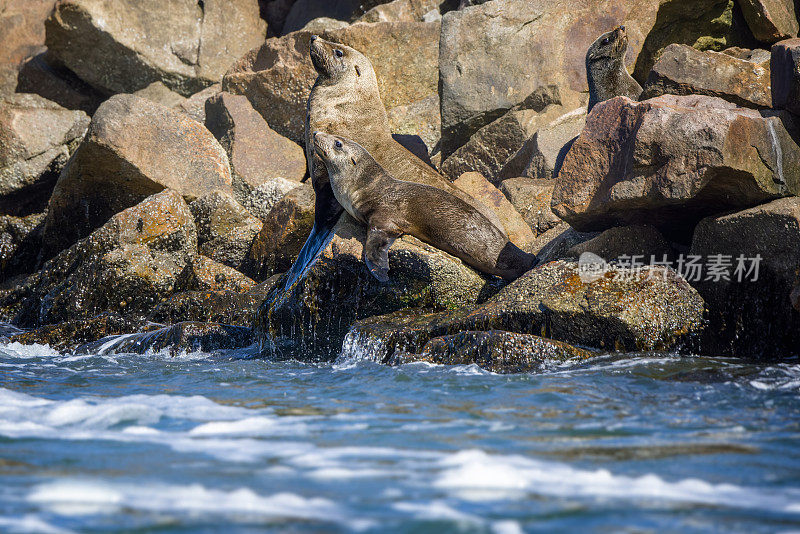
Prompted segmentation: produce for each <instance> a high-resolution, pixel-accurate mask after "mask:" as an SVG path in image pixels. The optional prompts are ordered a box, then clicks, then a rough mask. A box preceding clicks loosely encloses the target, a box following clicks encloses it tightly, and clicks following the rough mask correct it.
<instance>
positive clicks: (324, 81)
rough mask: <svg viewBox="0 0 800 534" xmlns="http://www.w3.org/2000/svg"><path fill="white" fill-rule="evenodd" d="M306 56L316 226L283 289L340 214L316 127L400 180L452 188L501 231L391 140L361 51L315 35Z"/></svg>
mask: <svg viewBox="0 0 800 534" xmlns="http://www.w3.org/2000/svg"><path fill="white" fill-rule="evenodd" d="M310 55H311V62H312V63H313V65H314V68H315V69H316V71H317V74H318V76H317V80H316V82H315V83H314V87H313V88H312V89H311V95H310V96H309V99H308V108H307V114H306V158H307V160H308V170H309V175H310V176H311V183H312V185H313V187H314V192H315V195H316V200H315V207H314V208H315V214H314V226H313V228H312V229H311V234H310V235H309V236H308V239H307V240H306V243H305V245H303V248H302V249H301V251H300V254H299V256H298V259H297V261H295V263H294V265H293V266H292V268H291V270H290V271H289V273H288V276H287V278H286V284H285V287H287V288H288V287H289V286H291V285H292V284H293V283H294V282H295V281H296V280H297V279H299V277H300V276H301V275H302V273H303V271H304V270H305V269H307V268H308V266H309V265H310V264H311V263H312V262H313V260H314V259H315V258H316V257H317V256H318V255H319V253H320V251H321V250H322V249H323V248H324V247H325V246H326V244H327V242H328V241H329V240H330V239H331V238H332V237H333V234H332V231H333V227H334V225H335V224H336V221H338V220H339V216H340V215H341V214H342V212H343V208H342V206H341V205H340V204H339V202H338V201H337V200H336V197H335V196H334V194H333V191H332V190H331V186H330V184H329V183H328V176H327V170H326V168H325V165H324V164H322V163H321V161H319V159H318V156H316V155H315V153H314V150H313V145H312V141H311V139H310V134H311V132H314V131H316V130H320V131H325V132H329V133H334V134H337V135H341V136H344V137H346V138H348V139H353V140H355V141H356V142H358V143H360V144H361V145H362V146H364V147H365V148H366V149H367V150H368V151H369V152H370V154H372V156H373V157H374V158H375V159H376V160H377V161H378V162H379V163H380V164H381V165H382V166H383V167H384V168H385V169H387V171H388V172H389V173H391V174H392V175H393V176H395V177H396V178H398V179H400V180H405V181H409V182H416V183H422V184H426V185H430V186H433V187H437V188H439V189H443V190H445V191H448V192H450V193H451V194H453V195H455V196H457V197H458V198H460V199H462V200H463V201H464V202H466V203H467V204H470V205H471V206H473V207H475V209H477V210H478V211H480V212H481V213H483V214H484V216H486V218H488V219H489V220H490V221H492V223H494V224H495V226H497V228H498V229H500V231H501V233H502V234H503V235H505V229H504V227H503V224H502V223H501V222H500V220H499V218H498V217H497V215H496V214H495V213H494V212H493V211H492V210H491V209H489V208H488V207H486V206H485V205H483V204H481V203H480V202H479V201H477V200H475V199H474V198H472V197H471V196H469V195H468V194H467V193H465V192H463V191H461V190H460V189H458V188H457V187H455V186H454V185H453V184H451V183H450V182H449V181H448V180H447V179H446V178H444V177H443V176H442V175H441V174H439V173H438V172H436V171H435V170H434V169H433V168H431V167H430V166H429V165H427V164H426V163H425V162H423V161H422V160H420V159H419V158H418V157H416V156H415V155H414V154H412V153H411V152H409V151H408V150H406V148H405V147H403V146H402V145H401V144H400V143H398V142H397V141H395V140H394V139H393V138H392V135H391V129H390V128H389V117H388V115H387V114H386V108H384V106H383V101H382V100H381V97H380V93H379V91H378V79H377V77H376V76H375V70H374V69H373V68H372V63H371V62H370V61H369V59H367V57H366V56H365V55H364V54H362V53H361V52H359V51H357V50H355V49H354V48H351V47H349V46H345V45H342V44H337V43H332V42H329V41H326V40H324V39H322V38H320V37H317V36H316V35H315V36H312V37H311V44H310Z"/></svg>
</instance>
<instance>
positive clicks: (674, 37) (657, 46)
mask: <svg viewBox="0 0 800 534" xmlns="http://www.w3.org/2000/svg"><path fill="white" fill-rule="evenodd" d="M657 5H658V14H657V15H656V20H655V24H654V25H653V27H652V29H651V30H650V31H649V32H647V37H646V39H645V40H644V44H643V45H642V51H641V53H639V56H638V58H637V59H636V65H635V67H634V70H633V77H634V78H636V80H637V81H639V83H644V81H645V80H646V79H647V75H648V73H649V72H650V69H651V68H652V67H653V65H654V64H655V62H656V61H658V58H659V57H661V54H662V52H663V51H664V49H665V48H666V47H667V46H669V45H671V44H674V43H679V44H686V45H689V46H691V47H693V48H696V49H698V50H714V51H716V52H719V51H722V50H725V49H726V48H730V47H733V46H743V47H746V48H754V47H755V46H756V45H757V44H758V43H757V42H756V41H755V39H754V38H753V34H752V32H751V31H750V28H748V26H747V23H746V22H745V20H744V17H743V16H742V12H741V9H740V8H739V2H735V1H734V0H694V1H693V2H692V3H691V4H687V3H686V2H685V0H660V1H659V2H658V4H657ZM646 9H647V8H645V10H646Z"/></svg>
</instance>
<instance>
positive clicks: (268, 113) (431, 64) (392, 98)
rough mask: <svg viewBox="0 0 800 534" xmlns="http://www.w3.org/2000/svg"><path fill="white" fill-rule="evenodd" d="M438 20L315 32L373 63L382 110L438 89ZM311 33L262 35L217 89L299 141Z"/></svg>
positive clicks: (311, 75)
mask: <svg viewBox="0 0 800 534" xmlns="http://www.w3.org/2000/svg"><path fill="white" fill-rule="evenodd" d="M439 27H440V24H439V23H438V22H379V23H375V24H354V25H352V26H348V27H347V28H342V29H334V30H326V31H323V32H321V33H320V36H321V37H323V38H324V39H327V40H329V41H333V42H338V43H343V44H345V45H348V46H351V47H353V48H355V49H356V50H358V51H360V52H362V53H363V54H364V55H366V56H367V57H368V58H369V59H370V61H371V62H372V65H373V67H374V68H375V74H376V76H377V78H378V88H379V90H380V94H381V99H382V100H383V103H384V105H385V106H386V108H387V109H391V108H394V107H398V106H408V105H410V104H413V103H416V102H420V101H421V100H424V99H426V98H428V97H430V96H431V95H435V94H437V89H438V57H439V56H438V54H439ZM310 39H311V32H308V31H299V32H295V33H291V34H289V35H286V36H284V37H280V38H273V39H267V41H266V42H265V43H264V44H263V46H261V47H260V48H256V49H254V50H251V51H250V52H249V53H247V54H246V55H245V56H244V57H243V58H242V59H241V60H239V61H238V62H237V63H236V64H235V65H234V66H233V67H232V68H231V69H230V71H228V73H227V74H226V75H225V78H224V79H223V83H222V85H223V88H224V89H225V90H226V91H228V92H230V93H234V94H243V95H245V96H247V98H248V100H250V103H251V104H252V105H253V107H254V108H255V109H256V111H258V112H259V113H260V114H261V116H262V117H264V119H265V120H266V121H267V123H268V124H269V125H270V127H271V128H272V129H273V130H275V131H276V132H278V133H279V134H281V135H283V136H284V137H288V138H289V139H291V140H292V141H295V142H296V143H301V144H302V143H304V131H305V117H306V103H307V101H308V96H309V94H310V93H311V87H312V86H313V85H314V80H316V78H317V74H316V71H315V70H314V67H313V65H312V64H311V58H310V57H309V53H308V50H309V42H310Z"/></svg>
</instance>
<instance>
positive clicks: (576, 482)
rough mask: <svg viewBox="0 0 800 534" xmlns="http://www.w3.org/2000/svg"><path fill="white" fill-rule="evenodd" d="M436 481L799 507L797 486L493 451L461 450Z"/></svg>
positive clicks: (454, 488)
mask: <svg viewBox="0 0 800 534" xmlns="http://www.w3.org/2000/svg"><path fill="white" fill-rule="evenodd" d="M442 466H443V468H444V469H443V471H442V472H441V473H440V474H439V476H438V477H437V479H436V480H435V481H434V486H435V487H438V488H441V489H445V490H448V491H451V492H453V493H454V494H456V495H458V496H459V497H461V498H464V499H467V500H475V501H491V500H500V499H509V498H525V497H527V496H528V495H531V494H537V495H548V496H556V497H589V498H619V499H630V500H648V499H650V500H655V501H667V502H678V503H694V504H705V505H716V506H727V507H737V508H756V509H764V510H773V511H779V512H787V513H795V512H797V511H800V489H798V488H788V489H784V490H772V489H761V488H747V487H741V486H736V485H732V484H711V483H708V482H706V481H703V480H698V479H691V478H689V479H683V480H679V481H676V482H668V481H665V480H664V479H662V478H661V477H659V476H657V475H654V474H646V475H643V476H640V477H629V476H622V475H614V474H612V473H611V472H609V471H608V470H605V469H598V470H595V471H589V470H581V469H576V468H573V467H571V466H569V465H566V464H560V463H555V462H545V461H540V460H534V459H532V458H526V457H523V456H493V455H489V454H487V453H485V452H483V451H479V450H470V451H461V452H459V453H456V454H454V455H451V456H450V457H448V458H446V459H445V460H443V462H442Z"/></svg>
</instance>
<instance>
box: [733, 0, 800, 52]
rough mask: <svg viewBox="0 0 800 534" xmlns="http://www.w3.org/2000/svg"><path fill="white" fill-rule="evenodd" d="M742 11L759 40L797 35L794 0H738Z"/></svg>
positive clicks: (771, 40)
mask: <svg viewBox="0 0 800 534" xmlns="http://www.w3.org/2000/svg"><path fill="white" fill-rule="evenodd" d="M739 5H740V6H742V13H743V14H744V18H745V20H746V21H747V25H748V26H750V29H751V30H752V31H753V35H754V36H755V37H756V39H758V40H759V41H764V42H765V43H774V42H776V41H780V40H783V39H788V38H789V37H797V31H798V30H799V29H800V27H799V26H798V23H797V13H795V3H794V0H739Z"/></svg>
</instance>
